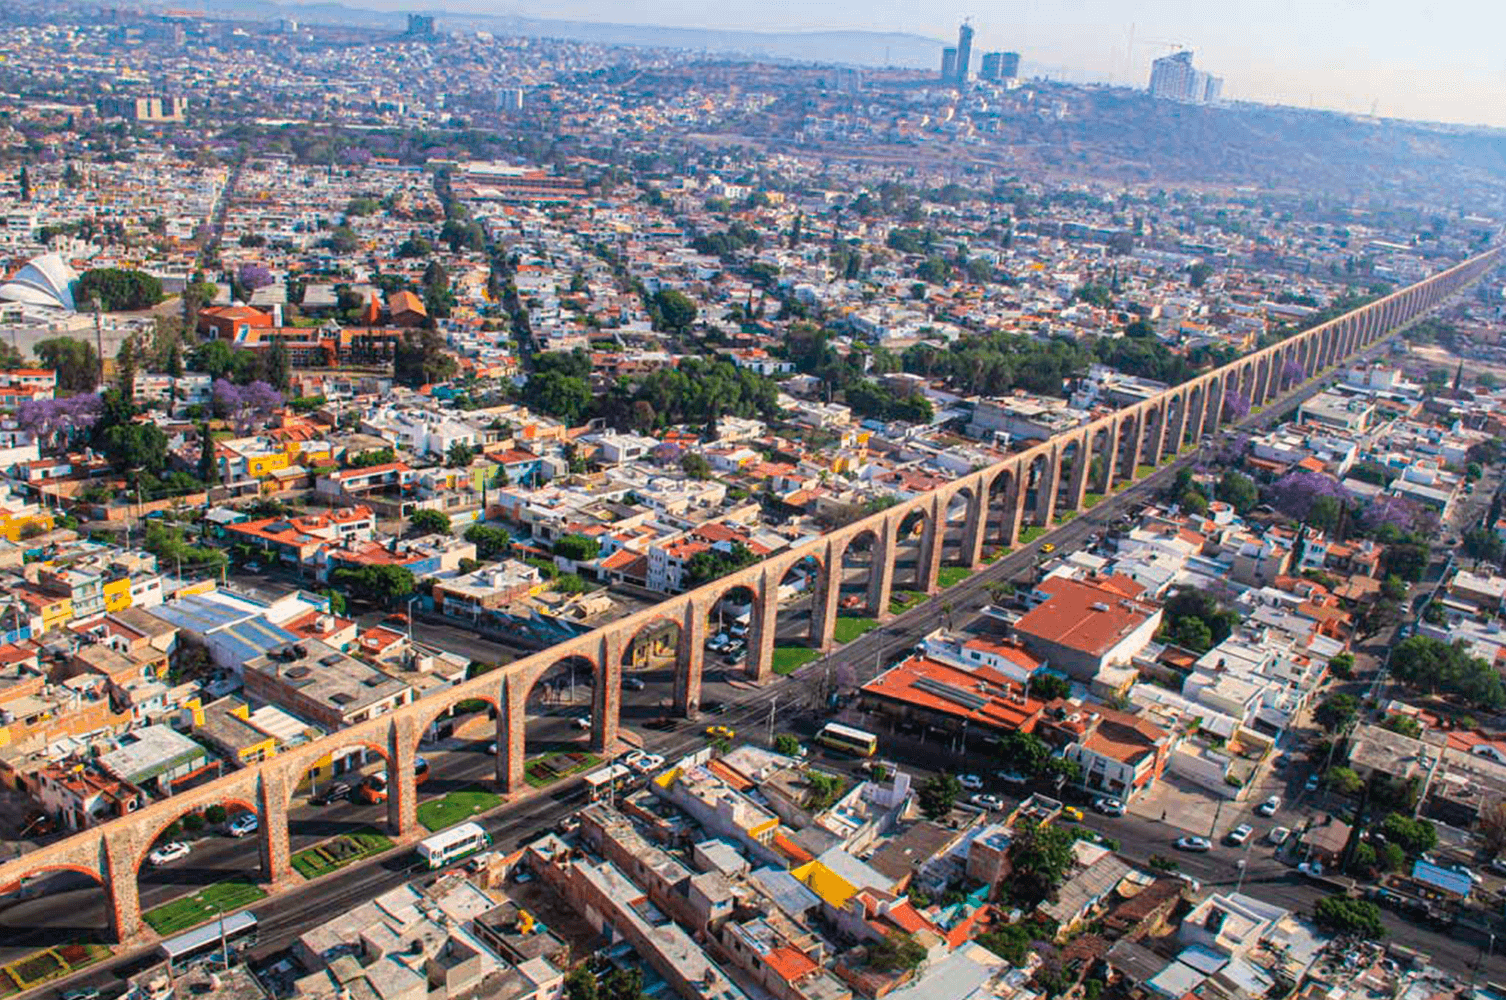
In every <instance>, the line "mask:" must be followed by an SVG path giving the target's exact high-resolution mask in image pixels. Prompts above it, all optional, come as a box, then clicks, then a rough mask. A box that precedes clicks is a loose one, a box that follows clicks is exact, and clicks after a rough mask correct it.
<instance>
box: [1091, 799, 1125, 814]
mask: <svg viewBox="0 0 1506 1000" xmlns="http://www.w3.org/2000/svg"><path fill="white" fill-rule="evenodd" d="M1093 808H1094V809H1095V810H1097V811H1098V812H1101V813H1103V814H1104V815H1105V816H1123V815H1124V803H1123V802H1122V801H1121V800H1119V799H1116V798H1114V797H1113V796H1111V795H1100V796H1099V797H1098V798H1096V799H1094V800H1093Z"/></svg>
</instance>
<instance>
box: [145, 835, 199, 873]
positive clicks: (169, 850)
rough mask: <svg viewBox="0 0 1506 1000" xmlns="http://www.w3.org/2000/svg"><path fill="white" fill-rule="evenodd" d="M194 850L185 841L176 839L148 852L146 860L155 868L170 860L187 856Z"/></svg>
mask: <svg viewBox="0 0 1506 1000" xmlns="http://www.w3.org/2000/svg"><path fill="white" fill-rule="evenodd" d="M192 851H193V848H192V847H189V846H188V845H187V844H185V843H183V841H181V840H174V841H173V842H172V843H169V844H163V845H162V846H161V847H159V848H157V849H156V850H155V851H153V852H152V853H150V854H148V855H147V856H146V860H147V861H148V862H149V863H150V864H151V866H152V867H153V868H157V867H160V866H161V865H165V864H168V863H169V862H173V861H177V860H178V859H179V858H186V857H188V855H189V854H190V853H191V852H192Z"/></svg>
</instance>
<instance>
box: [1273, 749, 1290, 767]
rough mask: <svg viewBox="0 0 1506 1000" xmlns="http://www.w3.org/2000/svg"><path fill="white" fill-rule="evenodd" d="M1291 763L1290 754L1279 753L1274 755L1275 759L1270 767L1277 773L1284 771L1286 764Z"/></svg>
mask: <svg viewBox="0 0 1506 1000" xmlns="http://www.w3.org/2000/svg"><path fill="white" fill-rule="evenodd" d="M1291 762H1292V755H1291V754H1289V753H1279V754H1277V755H1276V759H1275V760H1273V761H1271V766H1272V767H1274V768H1275V769H1276V770H1278V771H1285V770H1286V766H1287V765H1288V764H1290V763H1291Z"/></svg>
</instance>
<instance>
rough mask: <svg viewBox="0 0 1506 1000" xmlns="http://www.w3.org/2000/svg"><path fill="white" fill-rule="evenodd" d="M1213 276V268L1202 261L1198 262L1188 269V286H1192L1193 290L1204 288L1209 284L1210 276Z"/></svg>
mask: <svg viewBox="0 0 1506 1000" xmlns="http://www.w3.org/2000/svg"><path fill="white" fill-rule="evenodd" d="M1212 274H1213V268H1211V267H1209V266H1208V265H1207V264H1204V263H1203V262H1202V261H1198V262H1197V263H1196V264H1193V265H1192V266H1191V267H1189V268H1188V269H1187V284H1189V285H1191V286H1192V287H1193V288H1202V287H1203V285H1205V284H1206V283H1207V281H1208V278H1209V276H1210V275H1212Z"/></svg>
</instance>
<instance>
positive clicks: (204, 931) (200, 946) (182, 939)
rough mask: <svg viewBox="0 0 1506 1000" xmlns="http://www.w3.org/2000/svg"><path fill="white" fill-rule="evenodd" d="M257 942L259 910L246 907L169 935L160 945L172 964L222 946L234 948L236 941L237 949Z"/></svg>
mask: <svg viewBox="0 0 1506 1000" xmlns="http://www.w3.org/2000/svg"><path fill="white" fill-rule="evenodd" d="M255 943H256V914H254V913H252V912H251V911H249V910H242V911H240V912H239V913H232V914H230V915H229V916H226V915H225V914H223V913H222V914H220V918H219V919H218V920H211V921H210V922H209V923H207V924H205V925H204V926H202V927H196V928H194V929H193V930H191V931H187V932H185V933H183V934H179V935H178V936H177V937H173V938H168V939H167V940H166V941H163V942H161V943H160V944H158V945H157V952H158V954H160V955H161V956H162V957H163V958H165V959H167V961H168V962H169V964H177V963H181V962H185V961H187V960H189V959H191V958H196V957H198V956H199V955H207V954H210V953H212V952H215V951H218V950H219V949H220V948H221V947H224V948H226V949H230V948H231V946H232V945H233V946H234V948H233V950H239V949H241V948H249V947H250V946H252V945H254V944H255ZM226 957H227V958H228V956H226Z"/></svg>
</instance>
